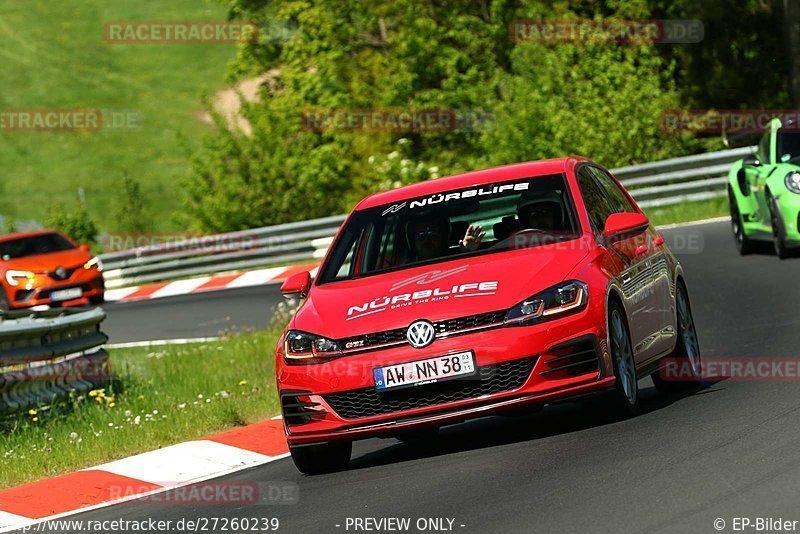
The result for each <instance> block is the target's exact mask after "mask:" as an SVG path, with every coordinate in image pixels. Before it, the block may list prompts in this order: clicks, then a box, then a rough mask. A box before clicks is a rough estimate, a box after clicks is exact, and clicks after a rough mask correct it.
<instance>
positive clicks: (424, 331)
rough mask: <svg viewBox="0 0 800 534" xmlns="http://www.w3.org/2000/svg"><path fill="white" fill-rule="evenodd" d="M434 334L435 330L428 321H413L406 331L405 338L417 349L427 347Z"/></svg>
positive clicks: (431, 341)
mask: <svg viewBox="0 0 800 534" xmlns="http://www.w3.org/2000/svg"><path fill="white" fill-rule="evenodd" d="M435 335H436V330H435V329H434V328H433V324H432V323H431V322H430V321H423V320H421V321H414V322H413V323H411V326H409V327H408V330H407V331H406V339H408V342H409V343H411V346H412V347H414V348H417V349H421V348H423V347H427V346H428V345H430V344H431V343H433V338H434V336H435Z"/></svg>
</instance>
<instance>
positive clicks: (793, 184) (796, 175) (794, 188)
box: [783, 171, 800, 195]
mask: <svg viewBox="0 0 800 534" xmlns="http://www.w3.org/2000/svg"><path fill="white" fill-rule="evenodd" d="M783 182H784V183H785V184H786V189H788V190H789V191H791V192H792V193H797V194H798V195H800V172H797V171H792V172H790V173H789V174H787V175H786V178H784V180H783Z"/></svg>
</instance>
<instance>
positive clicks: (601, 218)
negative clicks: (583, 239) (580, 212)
mask: <svg viewBox="0 0 800 534" xmlns="http://www.w3.org/2000/svg"><path fill="white" fill-rule="evenodd" d="M577 175H578V186H579V187H580V190H581V195H582V196H583V202H584V203H585V204H586V211H587V212H588V214H589V220H590V221H591V222H592V226H593V227H594V231H595V233H599V232H601V231H602V230H603V228H604V227H605V225H606V219H608V216H609V215H611V214H612V213H614V207H613V206H612V205H611V202H610V201H609V200H608V197H607V196H606V194H605V193H604V192H603V189H602V187H601V186H600V184H599V183H598V182H597V180H596V179H595V177H594V174H593V173H592V172H591V171H590V168H589V166H588V165H584V166H582V167H580V168H579V169H578V173H577Z"/></svg>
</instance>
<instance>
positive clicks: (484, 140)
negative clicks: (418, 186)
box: [182, 0, 720, 231]
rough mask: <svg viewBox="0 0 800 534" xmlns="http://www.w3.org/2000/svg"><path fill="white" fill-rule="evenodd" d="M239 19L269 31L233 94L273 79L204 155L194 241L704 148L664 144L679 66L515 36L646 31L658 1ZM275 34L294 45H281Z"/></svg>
mask: <svg viewBox="0 0 800 534" xmlns="http://www.w3.org/2000/svg"><path fill="white" fill-rule="evenodd" d="M228 5H229V8H230V15H231V17H232V18H242V19H247V20H256V21H260V22H261V23H262V24H263V26H264V31H262V32H260V33H259V40H258V42H256V43H249V44H245V45H242V46H241V47H240V49H239V51H238V54H237V57H236V59H235V60H234V62H233V63H232V65H231V67H230V76H231V80H234V79H238V78H241V77H246V76H253V75H261V74H264V73H268V75H269V83H267V84H266V85H265V88H264V90H263V91H262V93H261V95H260V96H261V98H260V100H259V101H257V102H253V103H251V104H248V105H246V106H245V107H244V111H243V113H242V115H243V116H244V117H245V118H246V119H247V120H248V122H249V124H250V126H251V130H252V132H251V133H250V134H249V135H247V134H245V133H243V132H242V131H240V130H239V129H238V127H237V126H235V125H232V124H230V123H229V121H226V120H225V119H223V118H222V117H219V116H217V117H216V120H215V124H216V128H215V131H214V133H212V134H210V135H209V137H208V139H207V140H206V142H205V143H204V145H203V147H202V148H201V150H199V151H198V153H197V154H196V156H195V158H194V165H193V169H192V172H191V175H190V176H189V177H188V179H187V184H186V187H185V191H186V205H185V210H184V213H183V214H182V217H183V220H184V222H185V224H187V225H188V226H190V227H192V228H194V229H198V230H202V231H222V230H236V229H242V228H249V227H253V226H258V225H264V224H274V223H280V222H285V221H292V220H298V219H307V218H310V217H318V216H323V215H332V214H336V213H342V212H345V211H347V210H349V209H350V208H351V207H352V205H353V203H354V202H355V201H357V200H358V199H359V198H361V197H363V196H364V195H366V194H369V193H372V192H374V191H377V190H381V189H385V188H386V187H393V186H395V185H397V184H404V183H410V182H413V181H419V180H425V179H428V178H430V177H432V176H433V175H434V174H435V175H446V174H452V173H454V172H460V171H465V170H469V169H475V168H480V167H485V166H489V165H495V164H503V163H512V162H515V161H524V160H531V159H538V158H547V157H557V156H564V155H568V154H581V155H585V156H588V157H591V158H593V159H595V160H597V161H598V162H600V163H602V164H605V165H608V166H616V165H624V164H629V163H634V162H641V161H648V160H654V159H658V158H662V157H669V156H676V155H681V154H685V153H687V152H691V151H696V150H698V149H699V148H700V147H701V146H702V143H701V142H699V141H698V140H697V139H695V138H694V137H693V136H692V135H690V134H678V135H674V134H668V133H666V132H664V131H662V129H661V128H660V120H661V114H662V112H663V111H664V110H665V109H668V108H674V107H680V106H681V105H682V104H683V102H684V101H683V98H682V95H681V93H680V92H679V91H678V86H677V85H676V83H675V81H674V80H675V76H676V75H677V72H678V71H677V68H678V67H677V61H678V58H676V56H670V55H668V54H665V53H664V52H663V50H662V49H660V48H659V47H658V45H654V44H631V43H617V42H586V43H544V42H515V41H514V40H513V39H511V38H510V36H509V24H510V23H511V22H512V21H514V20H520V19H523V20H524V19H533V20H536V19H543V18H551V19H574V18H596V19H602V18H617V19H636V18H638V19H647V18H651V17H652V13H653V10H654V9H656V8H659V6H658V2H657V0H651V1H648V0H633V1H630V2H619V1H618V0H585V1H583V2H568V1H565V0H554V1H553V2H548V3H541V2H534V1H533V0H485V1H481V2H474V1H471V0H454V1H451V2H419V1H415V0H374V1H371V2H361V1H359V0H315V1H299V0H229V1H228ZM275 27H280V28H291V31H290V32H284V33H282V34H281V38H276V37H275V35H271V32H270V31H269V29H270V28H275ZM681 72H682V71H681ZM320 108H321V109H330V108H334V109H376V108H403V109H412V110H413V109H416V110H419V109H430V108H437V109H442V108H444V109H449V110H455V111H456V113H458V114H466V115H469V114H471V113H473V114H474V113H475V112H479V113H485V114H486V115H487V116H489V117H491V118H492V119H493V120H492V121H491V124H490V125H489V126H491V127H489V128H487V127H481V128H473V127H465V128H457V129H454V130H448V131H414V132H396V131H395V132H392V131H357V130H351V131H343V130H325V129H322V130H320V129H314V128H308V127H304V124H303V122H302V117H303V114H304V112H307V111H308V110H311V109H320ZM306 126H307V125H306ZM400 139H403V140H404V141H403V145H402V147H398V141H399V140H400ZM717 144H720V143H718V142H717ZM430 169H436V172H430V171H429V170H430Z"/></svg>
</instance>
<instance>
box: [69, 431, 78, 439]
mask: <svg viewBox="0 0 800 534" xmlns="http://www.w3.org/2000/svg"><path fill="white" fill-rule="evenodd" d="M69 439H71V440H73V441H74V440H76V439H78V433H77V432H70V433H69Z"/></svg>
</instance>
